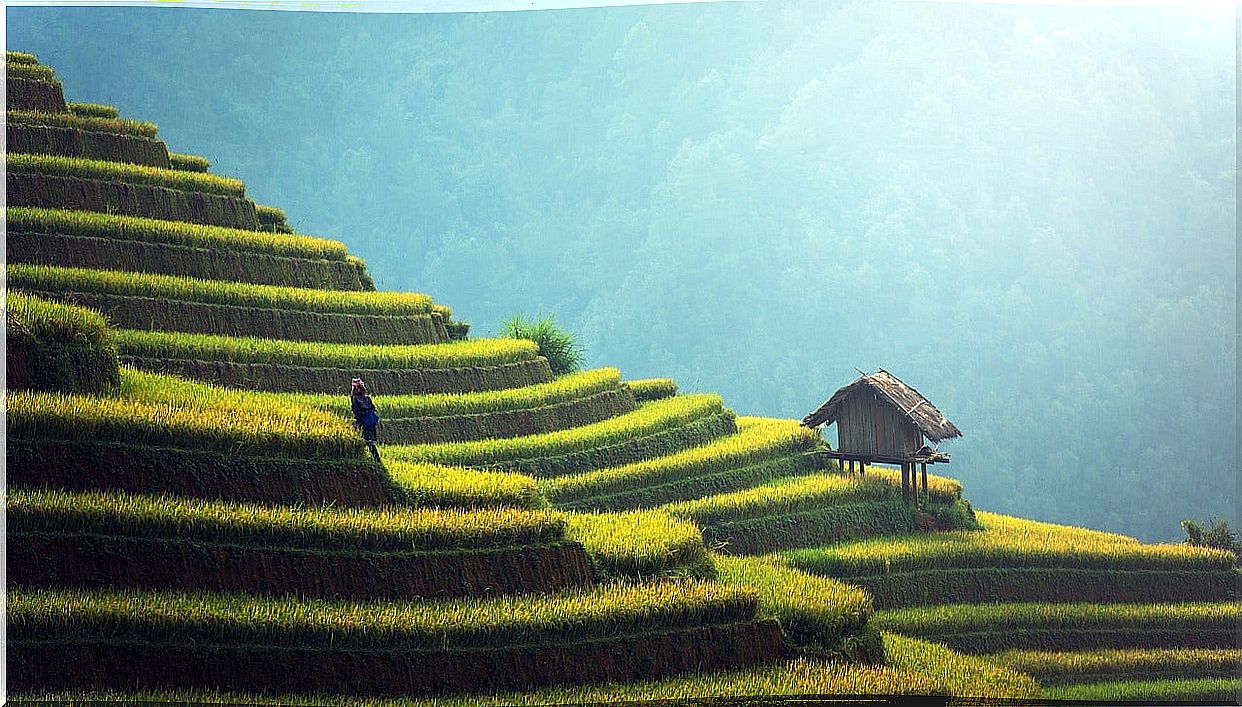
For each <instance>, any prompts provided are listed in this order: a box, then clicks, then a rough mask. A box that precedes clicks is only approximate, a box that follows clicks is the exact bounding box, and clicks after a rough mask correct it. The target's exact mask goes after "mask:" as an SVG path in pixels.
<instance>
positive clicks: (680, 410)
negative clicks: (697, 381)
mask: <svg viewBox="0 0 1242 707" xmlns="http://www.w3.org/2000/svg"><path fill="white" fill-rule="evenodd" d="M467 343H473V341H471V342H462V343H459V344H439V345H438V346H441V347H449V346H463V345H465V344H467ZM723 410H724V403H723V401H722V400H721V399H720V396H718V395H706V394H704V395H683V396H678V397H676V398H669V399H668V400H660V401H657V402H654V403H647V404H646V405H643V406H642V407H640V408H639V409H637V410H635V411H634V412H630V413H626V414H624V415H619V416H617V417H614V418H611V419H608V420H604V421H603V422H597V423H594V424H590V425H583V426H582V427H575V428H572V429H568V430H559V431H557V432H547V433H544V434H537V435H530V436H527V437H513V438H509V439H488V440H479V441H472V442H449V443H444V444H415V445H408V446H399V447H390V448H389V455H390V456H392V457H394V458H397V459H402V460H406V461H423V462H433V463H439V464H452V465H456V466H487V465H491V464H502V463H505V462H510V461H516V460H521V459H532V458H538V457H548V456H554V455H560V454H565V453H568V452H573V451H580V450H584V449H591V448H594V447H600V446H604V445H608V444H613V443H616V442H620V441H624V440H628V439H633V438H635V437H642V436H645V435H649V434H653V433H656V432H660V431H662V430H667V429H670V428H674V427H679V426H682V425H686V424H688V423H690V422H693V421H695V420H699V419H702V418H704V417H707V416H710V415H713V414H718V413H721V412H722V411H723Z"/></svg>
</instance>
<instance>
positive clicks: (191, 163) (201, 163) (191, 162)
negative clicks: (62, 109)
mask: <svg viewBox="0 0 1242 707" xmlns="http://www.w3.org/2000/svg"><path fill="white" fill-rule="evenodd" d="M113 117H115V116H113ZM168 160H169V161H170V162H172V168H173V169H176V170H180V171H182V172H206V171H207V170H209V169H211V162H210V161H209V160H208V159H207V158H206V157H199V156H198V155H185V154H182V153H180V152H169V153H168ZM255 211H258V207H257V206H256V207H255ZM260 222H261V220H260Z"/></svg>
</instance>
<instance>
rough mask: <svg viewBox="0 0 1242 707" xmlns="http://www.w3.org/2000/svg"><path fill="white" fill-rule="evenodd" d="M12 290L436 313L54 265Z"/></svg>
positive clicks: (406, 304) (22, 276) (35, 269)
mask: <svg viewBox="0 0 1242 707" xmlns="http://www.w3.org/2000/svg"><path fill="white" fill-rule="evenodd" d="M8 286H9V287H11V288H16V289H27V290H35V291H39V292H50V293H59V292H86V293H99V294H109V295H122V296H129V297H152V298H157V299H168V300H185V301H190V302H204V303H208V304H221V305H229V306H233V307H250V308H256V309H288V310H297V311H305V312H322V313H345V314H375V315H385V316H389V315H409V314H429V313H430V312H431V297H430V296H428V295H424V294H418V293H414V292H351V291H343V290H316V289H308V288H301V287H278V286H275V285H252V284H243V283H236V282H228V281H224V280H199V279H195V278H189V277H178V276H174V275H152V274H148V273H134V272H121V271H116V270H95V269H90V268H66V267H58V266H52V265H22V264H13V265H10V266H9V269H8Z"/></svg>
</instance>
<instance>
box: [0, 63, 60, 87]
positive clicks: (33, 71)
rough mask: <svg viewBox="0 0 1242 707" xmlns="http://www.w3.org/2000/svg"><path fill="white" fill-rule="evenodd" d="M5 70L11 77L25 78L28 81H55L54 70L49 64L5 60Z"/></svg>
mask: <svg viewBox="0 0 1242 707" xmlns="http://www.w3.org/2000/svg"><path fill="white" fill-rule="evenodd" d="M5 71H6V72H7V74H8V77H9V78H11V79H26V80H28V81H46V82H48V83H53V82H55V81H56V72H55V71H53V70H52V67H50V66H43V65H42V64H30V63H21V62H12V61H9V62H5Z"/></svg>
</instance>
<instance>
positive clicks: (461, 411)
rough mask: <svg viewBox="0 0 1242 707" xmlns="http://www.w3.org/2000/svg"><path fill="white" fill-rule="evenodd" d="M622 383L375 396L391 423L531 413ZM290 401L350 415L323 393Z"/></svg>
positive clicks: (594, 377)
mask: <svg viewBox="0 0 1242 707" xmlns="http://www.w3.org/2000/svg"><path fill="white" fill-rule="evenodd" d="M620 384H621V372H620V371H618V370H617V369H615V368H598V369H594V370H590V371H583V372H581V373H573V374H570V375H567V376H561V377H560V378H557V379H556V380H553V381H549V382H547V383H538V384H536V385H528V386H523V387H521V388H506V389H504V390H487V391H482V392H478V393H437V394H430V395H383V396H376V398H377V401H376V404H377V405H380V406H381V407H382V408H383V411H384V417H385V418H386V419H390V420H396V419H402V418H411V417H448V416H454V415H479V414H486V413H497V412H511V411H514V410H529V409H531V408H537V407H542V406H544V405H554V404H556V403H563V402H568V401H571V400H578V399H581V398H585V397H588V396H590V395H594V394H595V393H602V392H604V391H606V390H612V389H614V388H616V387H617V386H618V385H620ZM287 395H288V396H289V398H290V399H292V400H296V401H297V402H299V403H302V404H305V405H311V406H313V407H317V408H321V409H324V410H330V411H331V412H334V413H336V414H338V415H343V416H350V417H352V415H353V413H352V412H351V410H350V407H349V399H348V398H346V397H344V396H341V395H328V394H322V393H289V394H287Z"/></svg>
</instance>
